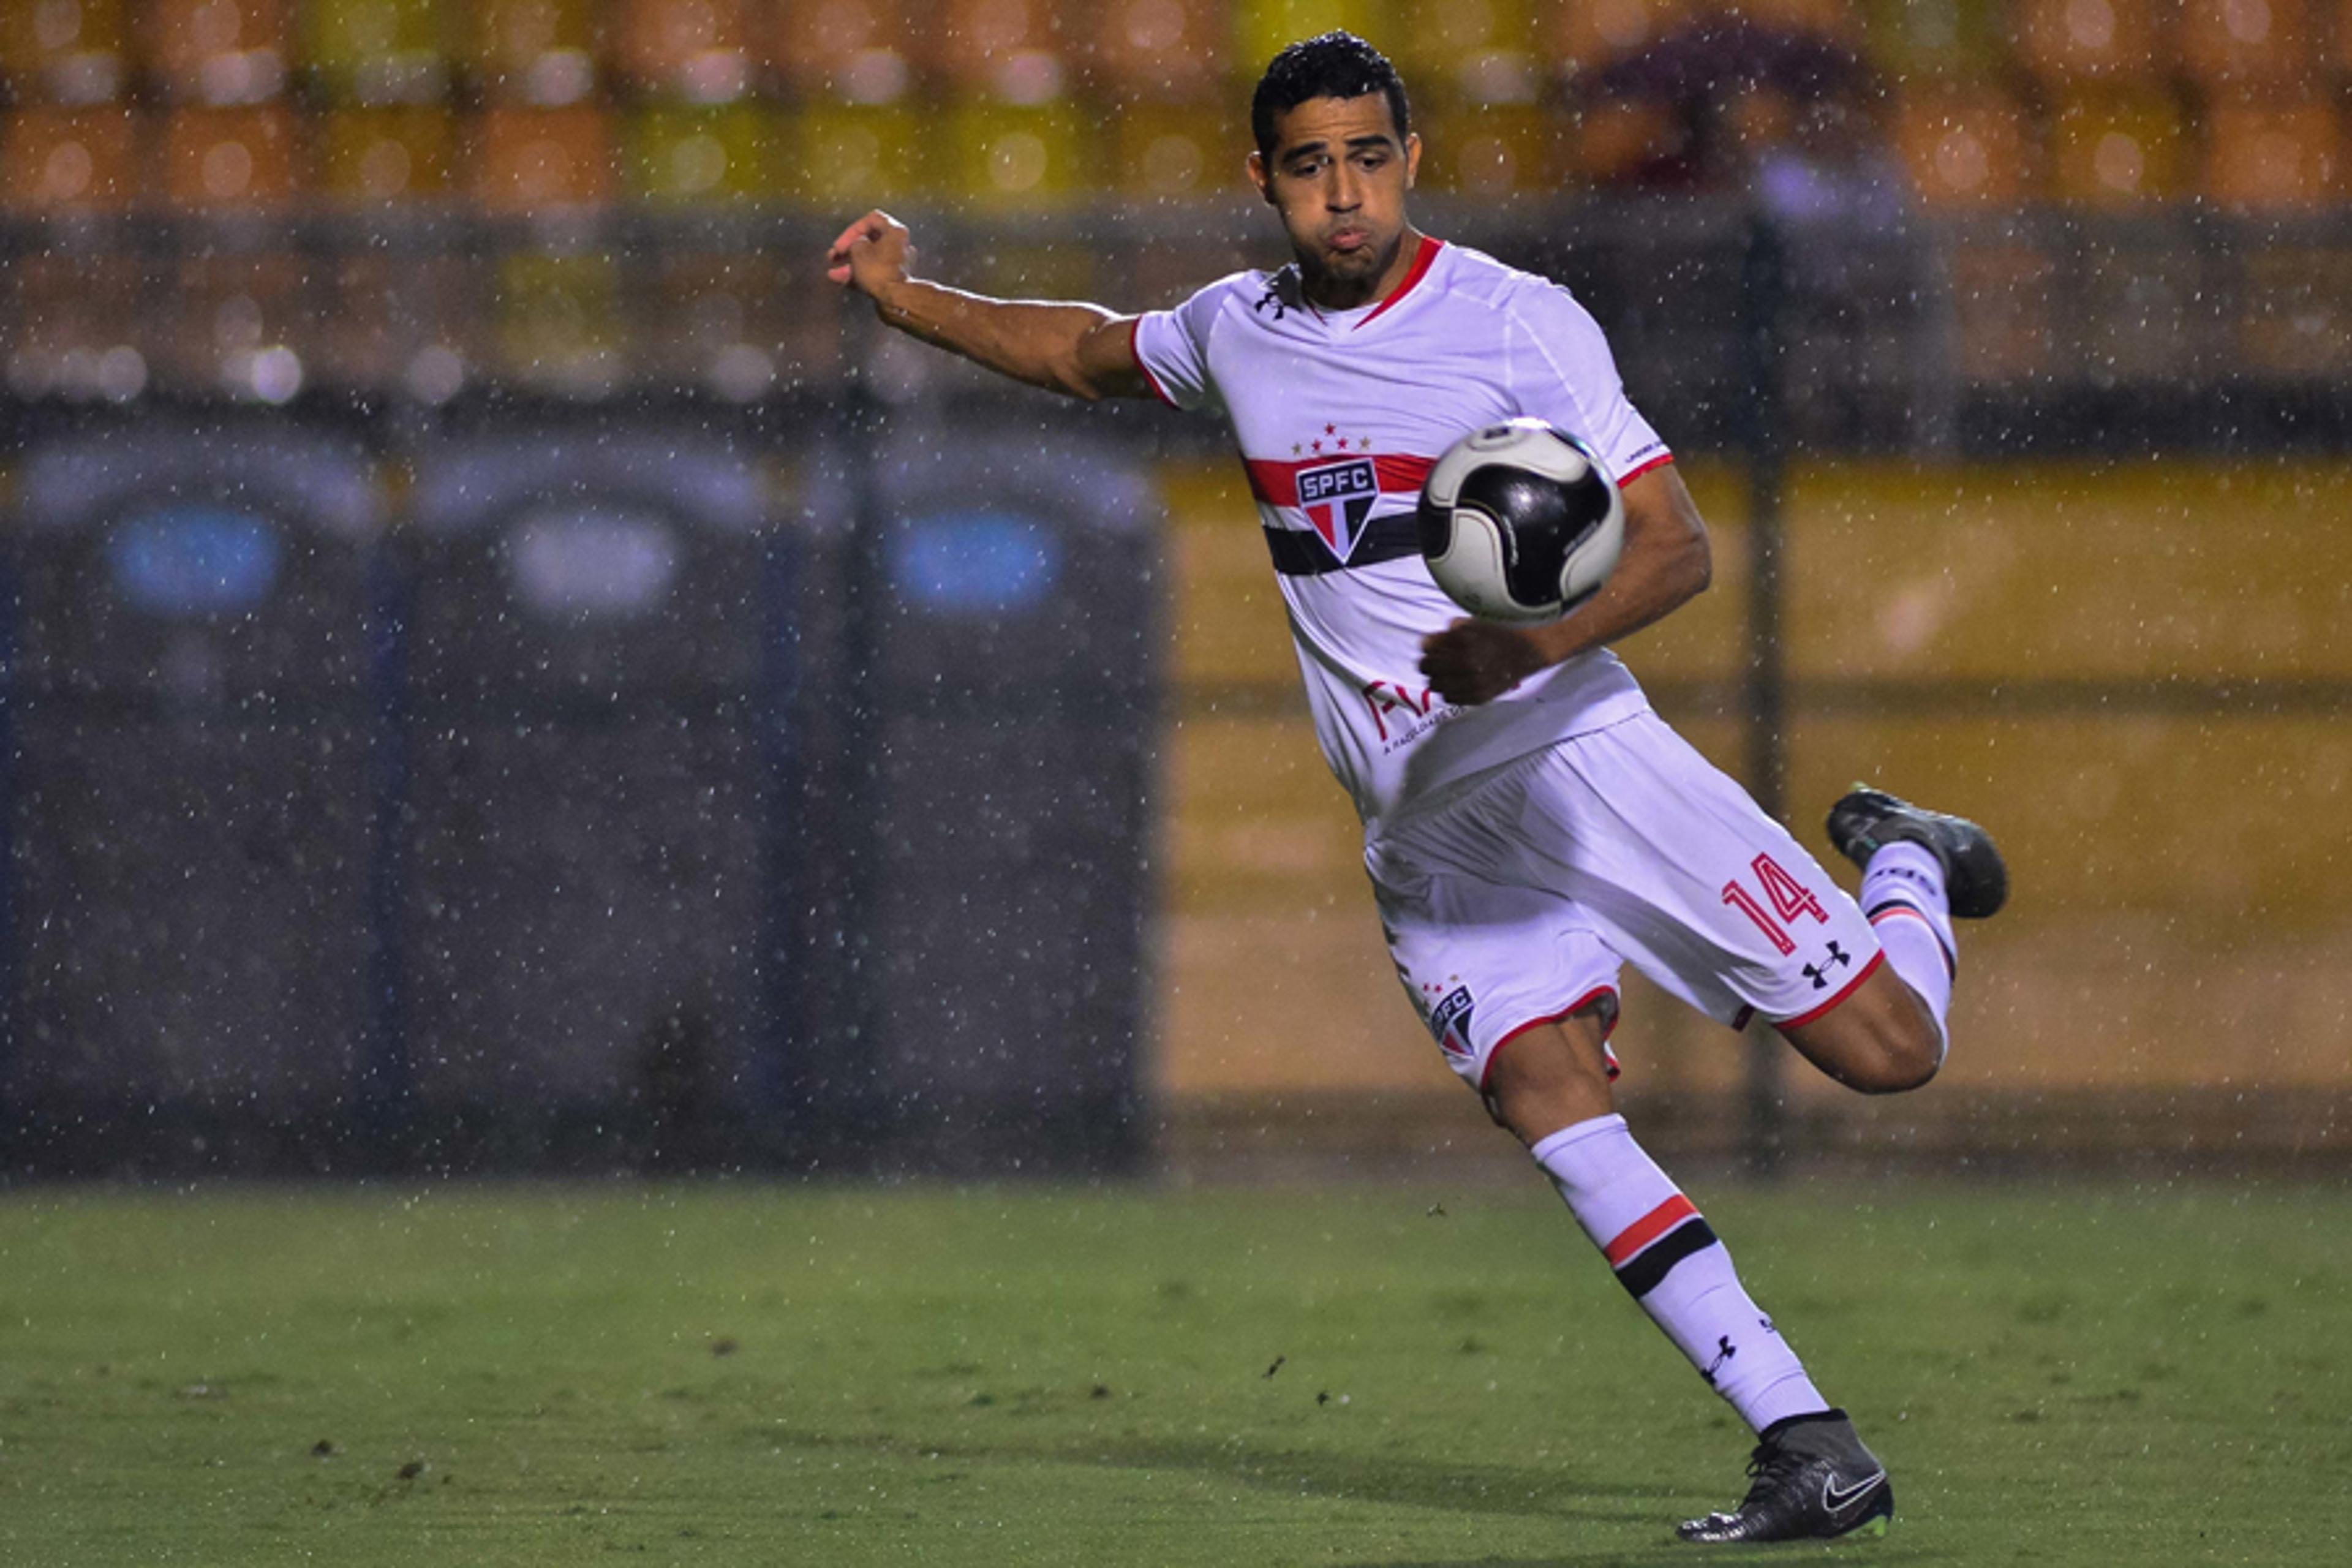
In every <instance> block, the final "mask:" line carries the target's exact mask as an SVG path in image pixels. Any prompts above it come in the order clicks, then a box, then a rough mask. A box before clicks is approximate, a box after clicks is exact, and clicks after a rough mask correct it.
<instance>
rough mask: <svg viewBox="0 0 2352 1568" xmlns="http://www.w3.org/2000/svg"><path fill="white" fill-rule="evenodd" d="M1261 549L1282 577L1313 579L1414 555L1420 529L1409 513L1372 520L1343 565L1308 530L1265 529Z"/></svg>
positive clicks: (1365, 526) (1317, 534)
mask: <svg viewBox="0 0 2352 1568" xmlns="http://www.w3.org/2000/svg"><path fill="white" fill-rule="evenodd" d="M1265 548H1266V552H1267V553H1268V554H1270V555H1272V556H1273V557H1274V569H1275V570H1276V572H1279V573H1281V574H1283V575H1284V576H1286V577H1317V576H1320V575H1321V574H1324V573H1326V572H1345V571H1347V570H1348V569H1349V567H1353V566H1373V565H1377V564H1379V563H1381V562H1383V561H1395V560H1398V559H1401V558H1402V557H1403V556H1407V555H1418V554H1420V553H1421V526H1420V524H1419V522H1418V521H1415V519H1414V517H1413V514H1412V513H1411V512H1409V511H1408V512H1405V513H1402V515H1399V516H1396V517H1376V518H1374V519H1372V521H1370V522H1368V523H1366V524H1364V532H1363V536H1362V537H1361V538H1360V539H1358V540H1357V541H1356V552H1355V554H1353V555H1351V556H1349V558H1348V559H1347V560H1345V561H1342V560H1340V559H1339V557H1338V556H1336V555H1334V554H1332V553H1331V547H1330V546H1329V545H1328V544H1326V543H1324V542H1323V536H1322V535H1321V534H1319V533H1318V532H1316V531H1314V530H1313V529H1311V528H1269V529H1267V530H1266V531H1265Z"/></svg>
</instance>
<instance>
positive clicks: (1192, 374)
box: [1134, 282, 1225, 413]
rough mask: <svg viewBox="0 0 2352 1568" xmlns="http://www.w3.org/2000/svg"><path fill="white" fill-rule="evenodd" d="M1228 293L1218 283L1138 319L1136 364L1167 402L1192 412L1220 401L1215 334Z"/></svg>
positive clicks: (1136, 321)
mask: <svg viewBox="0 0 2352 1568" xmlns="http://www.w3.org/2000/svg"><path fill="white" fill-rule="evenodd" d="M1224 291H1225V284H1224V283H1223V282H1219V283H1213V284H1211V285H1210V286H1209V287H1208V288H1206V289H1202V290H1201V291H1200V292H1199V293H1198V294H1195V295H1193V296H1192V298H1191V299H1190V300H1185V301H1184V302H1183V303H1182V304H1181V305H1179V306H1177V307H1176V308H1175V309H1174V310H1146V311H1145V312H1144V313H1143V314H1142V315H1140V316H1138V317H1136V318H1135V338H1134V342H1135V363H1136V368H1137V369H1139V370H1140V371H1142V372H1143V379H1144V380H1145V381H1147V382H1149V383H1150V384H1151V390H1152V391H1153V392H1154V393H1157V394H1158V395H1159V396H1160V401H1161V402H1162V403H1165V404H1167V405H1170V406H1171V407H1173V408H1181V409H1183V410H1184V411H1185V412H1186V413H1192V412H1193V411H1195V410H1197V409H1202V408H1207V407H1210V406H1212V405H1213V404H1215V402H1216V401H1217V396H1216V387H1215V385H1214V384H1213V382H1212V381H1211V379H1210V375H1209V333H1210V331H1211V329H1212V328H1213V325H1214V324H1215V321H1216V314H1217V306H1218V303H1219V300H1220V299H1221V298H1222V296H1223V293H1224Z"/></svg>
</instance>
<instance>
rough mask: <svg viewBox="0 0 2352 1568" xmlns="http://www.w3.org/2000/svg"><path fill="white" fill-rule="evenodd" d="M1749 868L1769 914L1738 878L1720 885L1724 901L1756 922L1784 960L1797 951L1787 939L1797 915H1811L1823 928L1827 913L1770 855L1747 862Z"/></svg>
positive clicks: (1807, 889)
mask: <svg viewBox="0 0 2352 1568" xmlns="http://www.w3.org/2000/svg"><path fill="white" fill-rule="evenodd" d="M1749 869H1751V870H1753V871H1754V872H1755V873H1756V879H1757V880H1758V881H1759V882H1760V883H1762V884H1763V885H1764V896H1765V897H1766V898H1768V899H1769V900H1772V908H1771V910H1769V912H1768V911H1767V910H1765V908H1764V906H1763V905H1762V904H1760V903H1759V902H1757V901H1756V895H1755V894H1754V893H1751V892H1749V891H1748V885H1747V884H1746V883H1744V882H1742V881H1741V880H1740V879H1738V878H1737V877H1734V878H1733V879H1731V880H1730V881H1728V882H1726V883H1725V884H1724V885H1723V901H1724V902H1725V903H1727V904H1729V905H1730V906H1731V907H1732V908H1734V909H1736V910H1738V911H1739V912H1740V913H1741V914H1743V915H1746V916H1747V917H1748V919H1749V920H1751V921H1755V922H1756V929H1757V930H1758V931H1762V932H1763V933H1764V937H1765V940H1766V941H1768V942H1770V943H1771V944H1772V948H1773V951H1774V952H1778V953H1779V954H1780V956H1781V957H1783V958H1786V957H1788V956H1789V955H1790V953H1792V952H1796V951H1797V944H1796V942H1793V941H1792V940H1790V936H1789V931H1788V928H1789V927H1790V925H1792V924H1794V923H1795V921H1796V919H1797V917H1798V916H1800V915H1811V916H1812V917H1813V919H1814V920H1816V921H1819V922H1821V923H1822V924H1823V925H1827V924H1828V923H1829V919H1830V917H1829V912H1828V911H1827V910H1823V909H1822V901H1821V900H1819V899H1817V898H1815V897H1814V896H1813V890H1812V889H1811V888H1808V887H1806V886H1805V885H1804V884H1803V883H1802V882H1800V881H1799V880H1797V879H1795V878H1794V877H1791V876H1790V875H1789V873H1788V872H1787V871H1786V870H1784V869H1782V868H1781V865H1780V862H1779V861H1778V860H1775V859H1773V858H1772V857H1770V856H1769V855H1759V856H1758V857H1756V858H1755V859H1754V860H1753V861H1752V862H1750V863H1749Z"/></svg>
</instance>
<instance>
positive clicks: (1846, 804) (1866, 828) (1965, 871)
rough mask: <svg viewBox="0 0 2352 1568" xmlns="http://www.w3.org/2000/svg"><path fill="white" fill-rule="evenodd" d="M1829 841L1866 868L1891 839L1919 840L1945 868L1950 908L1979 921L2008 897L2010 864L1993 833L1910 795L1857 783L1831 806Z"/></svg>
mask: <svg viewBox="0 0 2352 1568" xmlns="http://www.w3.org/2000/svg"><path fill="white" fill-rule="evenodd" d="M1829 829H1830V842H1831V843H1832V844H1834V845H1836V846H1837V848H1838V853H1839V854H1841V855H1843V856H1844V857H1845V858H1847V859H1849V860H1851V861H1853V863H1854V864H1855V865H1857V866H1860V867H1863V868H1864V869H1867V868H1869V865H1870V858H1871V857H1872V856H1873V855H1875V854H1877V853H1878V852H1879V851H1880V850H1881V849H1884V848H1885V847H1886V846H1888V845H1889V844H1916V845H1918V846H1919V847H1921V848H1923V849H1925V850H1927V853H1928V854H1930V855H1933V856H1934V857H1935V858H1936V859H1937V862H1938V863H1939V864H1940V865H1942V867H1943V868H1944V892H1945V895H1946V897H1948V899H1949V900H1951V909H1952V913H1953V914H1955V915H1957V916H1958V917H1959V918H1960V919H1962V920H1966V921H1980V920H1982V919H1984V918H1985V917H1986V916H1987V915H1990V914H1992V913H1994V912H1995V911H1996V910H1999V909H2000V906H2001V905H2002V904H2003V903H2004V902H2006V901H2007V900H2008V898H2009V868H2007V867H2005V866H2003V865H2002V864H2001V863H2000V850H1998V849H1996V848H1994V847H1992V836H1991V835H1990V834H1989V833H1987V832H1986V831H1985V830H1984V829H1983V828H1981V827H1979V826H1977V825H1976V824H1975V823H1973V822H1970V821H1969V819H1968V818H1966V817H1964V816H1945V815H1944V814H1943V813H1941V812H1937V811H1922V810H1921V809H1919V807H1917V806H1916V805H1912V804H1911V803H1910V802H1909V801H1907V800H1897V799H1895V797H1894V796H1893V795H1888V794H1886V793H1885V792H1884V791H1882V790H1874V789H1867V788H1864V786H1863V785H1861V784H1856V785H1854V787H1853V789H1852V790H1849V791H1848V792H1847V793H1846V796H1845V798H1844V799H1843V800H1841V801H1839V802H1838V803H1837V804H1836V805H1833V806H1832V807H1830V823H1829Z"/></svg>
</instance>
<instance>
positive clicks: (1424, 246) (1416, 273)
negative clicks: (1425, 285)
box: [1349, 234, 1445, 331]
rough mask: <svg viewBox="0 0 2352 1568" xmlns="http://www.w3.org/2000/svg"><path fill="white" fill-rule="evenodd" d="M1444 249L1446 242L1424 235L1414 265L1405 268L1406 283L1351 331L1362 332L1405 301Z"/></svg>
mask: <svg viewBox="0 0 2352 1568" xmlns="http://www.w3.org/2000/svg"><path fill="white" fill-rule="evenodd" d="M1444 248H1445V242H1444V240H1442V239H1432V238H1430V237H1429V236H1427V235H1425V234H1424V235H1423V236H1422V237H1421V248H1420V249H1419V250H1416V251H1414V252H1413V254H1412V266H1411V267H1408V268H1405V274H1404V281H1403V282H1402V283H1399V284H1398V285H1397V286H1396V287H1395V288H1394V289H1391V290H1389V296H1388V298H1387V299H1385V300H1381V302H1380V303H1379V304H1377V305H1375V306H1373V307H1372V308H1371V310H1369V311H1367V312H1366V313H1365V316H1364V319H1363V320H1362V321H1358V322H1357V323H1356V324H1355V325H1354V326H1353V327H1352V328H1350V329H1349V331H1363V330H1364V329H1365V328H1366V327H1368V326H1370V325H1371V324H1372V323H1373V322H1374V321H1378V320H1380V318H1381V312H1383V311H1385V310H1388V308H1389V307H1390V306H1391V305H1393V304H1395V303H1396V302H1397V301H1398V300H1402V299H1403V298H1404V297H1405V296H1406V295H1407V294H1410V293H1412V289H1413V285H1415V284H1416V283H1419V282H1420V281H1421V280H1422V279H1424V278H1426V277H1428V276H1429V268H1430V267H1431V265H1432V264H1433V262H1435V261H1436V259H1437V253H1438V252H1439V251H1441V250H1443V249H1444Z"/></svg>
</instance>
